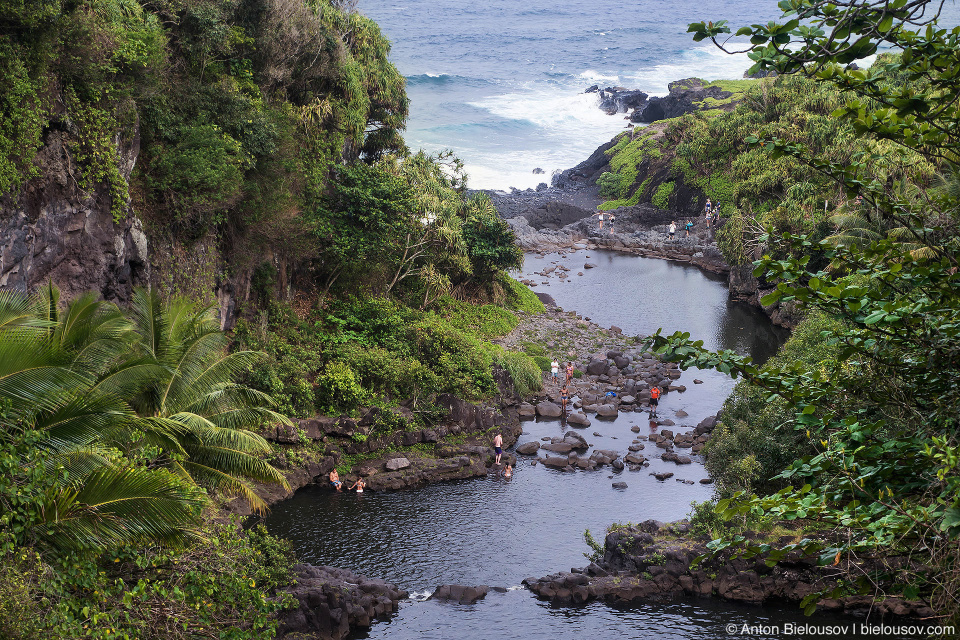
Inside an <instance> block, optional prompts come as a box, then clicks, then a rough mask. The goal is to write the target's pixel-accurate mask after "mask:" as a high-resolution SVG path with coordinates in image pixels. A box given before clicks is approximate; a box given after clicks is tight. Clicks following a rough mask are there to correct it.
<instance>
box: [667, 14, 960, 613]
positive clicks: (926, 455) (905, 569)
mask: <svg viewBox="0 0 960 640" xmlns="http://www.w3.org/2000/svg"><path fill="white" fill-rule="evenodd" d="M780 6H781V7H782V8H783V9H784V18H783V20H782V21H780V22H771V23H769V24H766V25H753V26H751V27H744V28H743V29H740V30H739V31H738V32H737V33H738V35H748V36H750V37H751V43H752V44H751V46H750V48H749V49H748V51H749V52H750V56H751V58H752V59H753V60H755V61H756V65H755V67H754V70H759V69H772V70H776V71H778V72H779V73H803V74H806V75H808V76H810V77H813V78H815V79H816V80H818V81H821V82H827V83H831V84H833V85H835V86H836V87H838V88H840V89H841V90H842V91H843V92H845V94H846V95H847V96H848V97H849V99H848V101H847V103H846V105H845V106H843V107H841V108H840V109H838V110H837V111H836V112H835V113H834V116H835V117H837V118H841V119H843V120H845V121H847V122H849V123H850V124H851V125H852V126H853V127H854V129H855V130H856V131H857V133H858V134H859V135H862V136H873V137H875V138H878V139H885V140H889V141H891V142H893V143H894V144H895V145H897V146H899V147H901V148H904V149H909V150H911V151H912V152H914V153H916V154H918V155H919V156H920V157H921V158H923V159H925V160H926V161H927V162H929V163H931V164H933V165H934V166H936V167H939V168H940V169H941V170H943V171H948V172H952V171H953V167H954V163H955V162H956V161H957V159H958V154H957V152H958V150H960V149H958V144H960V139H958V137H957V131H958V130H960V129H958V127H957V124H958V123H960V122H958V121H960V110H958V109H957V108H956V106H957V102H956V101H957V100H958V98H960V77H958V76H957V74H956V73H955V69H956V68H957V67H958V63H960V28H955V29H953V30H950V31H948V30H944V29H939V28H937V26H936V24H935V23H934V19H935V18H936V16H937V14H938V13H939V7H940V6H942V5H941V4H938V3H931V2H927V1H925V0H915V1H912V2H908V1H907V0H896V1H894V2H879V1H878V2H864V1H854V2H845V3H844V2H842V3H828V2H821V1H820V0H814V1H811V0H786V1H785V2H782V3H781V4H780ZM931 8H932V11H928V10H929V9H931ZM921 27H922V30H920V31H913V30H911V29H915V28H921ZM690 31H691V32H693V33H695V39H696V40H701V39H703V38H707V37H709V38H712V39H714V41H715V42H716V39H717V37H719V36H721V35H722V34H726V33H730V29H729V28H728V27H727V26H726V24H725V22H722V21H721V22H716V23H713V22H710V23H697V24H692V25H690ZM879 45H885V46H890V47H893V48H894V49H897V50H899V55H898V56H891V57H889V58H886V59H885V60H884V61H883V62H882V63H881V64H879V65H877V66H876V68H874V69H871V70H859V69H852V68H849V67H846V68H845V67H844V66H843V65H846V64H849V63H851V62H853V61H854V60H855V59H857V58H859V57H862V56H865V55H869V54H871V53H873V52H874V51H876V49H877V47H878V46H879ZM721 46H723V45H721ZM891 79H893V81H891ZM749 141H750V143H751V144H753V145H755V146H762V147H764V148H766V149H768V150H769V152H770V154H771V156H772V157H774V158H777V157H781V156H784V155H787V156H792V157H794V158H796V159H798V160H800V161H801V162H803V163H805V164H807V165H808V166H810V167H812V168H813V169H815V170H816V171H818V172H820V173H822V174H823V175H825V176H827V177H828V178H830V179H831V180H834V181H835V182H836V183H837V184H838V185H840V186H841V187H842V188H843V189H844V190H845V191H846V192H847V194H848V196H849V197H851V198H852V197H855V196H861V197H862V199H863V201H864V202H865V205H866V206H868V207H870V208H871V210H872V211H875V212H877V215H878V216H879V217H880V223H881V224H882V225H883V227H884V228H901V229H904V230H905V232H904V234H905V235H908V236H909V241H910V242H911V243H913V245H914V246H916V247H920V248H922V249H923V251H917V250H916V249H913V250H911V249H910V248H909V247H906V246H904V245H903V244H902V243H900V242H894V241H892V240H890V239H888V238H883V239H876V240H874V241H872V242H869V243H867V242H863V243H858V244H856V245H851V246H842V245H841V246H834V245H833V244H832V243H829V242H819V243H817V242H812V241H811V240H809V239H808V238H805V237H802V236H793V235H791V234H783V235H782V236H780V237H770V238H764V240H766V241H769V242H770V246H771V247H772V251H771V252H773V251H774V250H776V251H780V252H781V253H780V255H783V256H787V257H786V258H785V259H774V258H772V257H770V255H765V256H764V257H763V258H762V259H760V260H759V261H757V262H755V263H754V264H755V266H756V269H755V271H754V273H755V275H757V276H762V277H764V278H765V279H766V280H767V281H770V282H777V283H779V284H778V285H777V288H776V290H775V291H774V292H773V293H772V294H770V295H768V296H767V297H765V298H764V300H763V303H764V304H771V303H773V302H775V301H777V300H785V301H796V302H798V303H799V304H800V305H801V306H802V307H806V308H810V309H818V310H821V311H823V312H824V313H826V314H828V315H829V316H831V317H833V318H836V319H838V320H839V321H840V322H841V327H840V328H839V329H836V330H834V331H833V332H826V333H825V334H824V335H823V338H824V340H826V341H828V343H829V344H832V345H834V346H835V347H836V348H837V353H838V358H837V361H836V363H835V364H833V365H832V366H830V367H827V368H824V367H807V366H803V365H802V364H797V365H793V366H780V367H777V366H768V367H765V368H758V367H756V366H754V365H753V364H752V362H750V360H749V358H741V357H738V356H736V355H735V354H733V353H731V352H722V353H709V352H707V351H705V350H704V349H703V347H702V343H699V342H691V341H690V340H689V335H687V334H681V333H677V334H674V335H673V336H670V337H665V336H661V335H659V334H658V335H657V336H655V337H654V339H653V343H654V344H655V346H656V348H657V349H658V351H660V352H661V353H663V354H664V355H665V356H667V357H668V358H670V359H673V360H676V361H679V362H681V363H682V366H683V367H689V366H699V367H713V368H716V369H718V370H720V371H723V372H726V373H730V374H732V375H734V376H739V375H742V376H744V377H745V378H746V379H747V380H749V381H750V382H751V383H752V384H754V385H756V386H758V387H760V388H762V389H765V390H766V391H767V393H768V394H770V397H780V398H782V399H783V400H784V401H785V403H786V405H787V406H788V407H789V408H791V409H792V410H793V412H794V415H795V419H794V427H795V429H797V430H798V431H799V432H800V433H802V434H805V436H806V438H807V439H808V440H809V442H810V445H811V446H813V447H814V448H815V449H816V453H815V454H813V455H810V456H805V457H804V458H802V459H800V460H797V461H796V462H794V463H793V464H792V465H791V466H789V467H788V468H787V469H784V470H783V471H782V473H781V474H780V476H779V477H780V479H782V480H785V481H788V482H791V483H792V486H790V487H787V488H785V489H783V490H781V491H779V492H777V493H775V494H773V495H770V496H765V497H756V496H746V495H739V496H737V497H736V498H735V499H733V500H723V501H721V502H720V503H719V504H718V507H717V508H718V510H719V511H721V512H724V513H725V514H726V516H728V517H730V516H732V515H734V514H736V513H745V512H748V511H751V510H762V511H765V512H767V513H769V514H773V515H775V516H778V517H780V518H784V519H788V520H792V519H798V518H799V519H810V520H815V521H816V522H818V523H819V524H820V526H824V527H828V528H833V529H836V530H837V532H839V533H842V535H838V536H835V537H832V538H829V537H828V538H825V539H823V540H819V541H815V540H804V541H802V542H800V543H798V544H796V545H789V546H787V547H785V548H780V549H777V548H773V547H770V546H767V545H749V544H747V545H745V549H746V552H747V553H761V552H763V553H768V554H769V555H770V557H771V558H772V559H773V560H778V559H780V558H783V557H785V555H786V554H787V553H789V552H790V551H793V550H796V549H800V550H802V551H804V552H806V553H807V554H812V555H816V556H818V557H819V559H820V562H821V563H822V564H837V565H841V566H843V567H853V566H855V564H856V561H857V560H858V559H860V558H862V557H865V556H876V555H877V554H878V553H879V556H880V557H881V559H882V558H884V557H889V558H891V562H890V564H889V565H888V570H887V571H886V572H884V571H881V572H880V573H877V574H874V575H866V574H864V575H861V576H860V577H859V578H858V579H856V580H853V581H852V584H851V586H853V587H855V588H859V589H861V590H863V591H867V590H870V589H877V588H878V586H877V585H878V584H880V583H881V582H883V583H884V584H886V585H887V586H888V587H889V586H891V585H892V586H893V587H894V588H896V589H898V590H900V591H901V592H902V593H903V594H904V595H905V596H906V597H908V598H916V597H918V596H919V597H923V598H925V599H927V600H928V601H929V602H930V603H931V604H932V605H933V606H934V607H935V608H937V609H939V610H941V611H942V612H943V613H944V614H945V615H948V616H950V617H952V618H954V619H956V618H957V617H958V615H960V600H958V597H957V595H956V594H957V593H958V591H960V589H958V587H960V558H958V554H957V551H956V549H957V540H958V538H960V447H958V440H957V430H958V426H960V424H958V407H960V324H958V323H957V321H956V319H957V318H958V317H960V273H958V258H960V251H958V249H960V247H958V238H957V236H956V229H957V224H958V222H960V221H958V219H957V211H958V205H960V201H958V200H957V194H956V193H955V192H953V190H951V189H929V188H926V187H927V185H924V184H917V185H915V186H916V187H918V190H917V193H916V197H913V196H912V195H908V194H910V190H904V189H900V188H898V185H897V184H896V183H895V181H892V180H889V179H887V176H885V175H883V174H882V173H879V174H878V172H876V171H875V167H874V166H873V163H874V162H873V161H874V160H878V159H879V158H871V157H868V156H862V155H861V156H860V157H855V158H853V159H852V160H851V161H850V162H848V163H838V162H829V161H825V160H822V159H820V158H817V157H814V156H813V155H812V154H810V153H809V152H808V150H807V148H806V147H805V145H803V144H802V143H797V142H785V141H783V140H779V139H776V138H764V137H760V136H757V137H753V138H751V139H750V140H749ZM899 239H901V238H898V240H899ZM812 256H823V257H824V258H825V259H826V260H827V261H828V262H829V265H830V267H829V268H828V269H826V270H819V269H817V270H814V269H811V268H809V265H811V264H813V263H815V262H816V261H815V260H812V258H811V257H812ZM828 540H829V541H828ZM732 542H735V543H743V539H742V538H741V539H739V540H733V541H730V540H728V541H724V542H717V543H715V544H714V547H715V548H716V547H722V546H725V545H728V544H731V543H732ZM931 565H932V566H933V567H934V569H933V570H930V569H929V567H930V566H931ZM819 596H820V594H813V595H812V596H811V597H810V598H808V599H807V600H805V602H804V604H805V606H806V607H807V609H808V610H809V611H812V610H813V609H815V608H816V600H817V599H818V597H819Z"/></svg>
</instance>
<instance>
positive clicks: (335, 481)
mask: <svg viewBox="0 0 960 640" xmlns="http://www.w3.org/2000/svg"><path fill="white" fill-rule="evenodd" d="M330 486H331V487H333V488H334V489H336V490H337V491H342V490H343V483H342V482H340V474H339V473H337V470H336V469H334V470H333V471H331V472H330Z"/></svg>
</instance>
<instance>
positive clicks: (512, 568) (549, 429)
mask: <svg viewBox="0 0 960 640" xmlns="http://www.w3.org/2000/svg"><path fill="white" fill-rule="evenodd" d="M587 256H589V258H587ZM585 261H588V262H591V263H594V264H596V265H597V266H596V268H593V269H589V270H584V269H583V265H584V263H585ZM554 262H556V263H558V264H564V265H566V266H568V267H570V268H571V275H572V277H571V278H570V279H569V280H568V281H567V282H563V283H561V282H559V281H558V280H557V278H556V277H553V278H550V279H549V282H550V285H549V286H544V285H540V286H537V287H536V288H535V290H537V291H540V292H544V293H549V294H550V295H551V296H552V297H553V298H554V299H555V300H556V301H557V303H558V304H559V305H560V306H562V307H564V308H565V309H567V310H576V311H578V312H580V313H581V314H582V315H585V316H589V317H590V318H591V319H592V320H594V321H595V322H597V323H599V324H600V325H602V326H610V325H616V326H619V327H620V328H621V329H623V331H624V332H625V333H627V334H634V335H636V334H649V333H652V332H654V331H656V329H657V328H660V327H662V328H663V329H664V330H665V331H666V332H672V331H674V330H678V329H682V330H684V331H689V332H690V333H691V335H692V336H693V337H694V338H696V339H702V340H704V343H705V345H706V346H707V347H709V348H712V349H726V348H729V349H734V350H736V351H738V352H739V353H742V354H749V355H752V356H753V357H754V358H755V359H758V360H765V359H766V358H768V357H769V356H770V355H771V354H772V353H774V352H775V351H776V349H777V348H778V347H779V345H780V344H782V341H783V340H784V339H785V337H786V332H785V331H783V330H780V329H777V328H776V327H773V326H772V325H771V324H770V322H769V321H768V320H767V318H766V317H765V316H764V315H763V314H762V313H761V312H759V311H758V310H756V309H753V308H751V307H748V306H746V305H742V304H738V303H731V302H729V301H728V299H727V290H726V286H725V283H724V280H723V279H722V278H718V277H716V276H712V275H710V274H704V273H703V272H701V271H699V270H698V269H696V268H693V267H689V266H686V265H682V264H675V263H670V262H666V261H662V260H653V259H647V258H638V257H634V256H628V255H623V254H617V253H613V252H599V251H580V252H576V253H569V254H567V255H565V256H560V255H556V254H555V255H548V256H545V257H544V258H537V257H535V256H528V257H527V259H526V261H525V264H524V267H523V269H522V273H521V274H519V275H520V277H530V278H531V279H534V280H536V281H537V282H541V281H542V280H543V278H541V277H540V276H534V275H532V274H533V272H535V271H540V270H542V269H543V268H544V267H545V266H549V265H551V264H552V263H554ZM581 271H582V272H583V274H584V275H583V276H577V275H576V273H578V272H581ZM694 378H699V379H701V380H703V381H704V384H700V385H695V384H693V382H692V381H693V379H694ZM680 383H681V384H685V385H686V386H687V389H688V390H687V391H686V392H685V393H682V394H680V393H671V394H668V395H667V396H666V397H665V399H664V401H663V403H662V405H661V412H660V413H661V415H663V416H665V417H673V416H674V414H675V412H676V411H677V410H680V409H683V410H684V411H686V412H687V413H688V414H689V416H688V417H685V418H683V419H679V418H674V419H675V421H676V422H677V424H678V425H690V426H693V425H696V424H697V422H699V421H700V420H701V419H702V418H704V417H706V416H708V415H713V414H715V413H716V412H717V410H718V409H719V408H720V406H721V405H722V403H723V400H724V399H725V398H726V397H727V395H729V393H730V390H731V389H732V387H733V385H734V381H731V380H729V379H727V378H726V377H724V376H722V375H720V374H716V373H714V372H711V371H693V370H691V371H687V372H684V374H683V376H682V378H681V379H680ZM591 420H592V422H593V424H592V425H591V426H590V427H588V428H586V429H582V430H581V431H580V432H581V434H582V435H584V436H585V437H586V439H587V441H588V442H589V443H590V444H591V445H593V446H595V447H598V448H602V449H616V450H619V451H621V452H623V453H625V452H626V450H627V446H628V445H629V444H630V442H631V440H632V439H633V437H634V434H633V433H632V432H631V431H630V427H631V426H635V425H636V426H640V428H641V434H645V433H651V432H652V429H653V427H652V426H651V425H650V423H649V421H648V420H646V414H640V413H621V414H620V415H619V417H618V418H617V419H616V420H613V421H609V422H608V421H600V420H597V419H595V418H593V417H591ZM567 429H568V427H566V428H565V427H563V426H561V424H560V423H559V421H555V420H554V421H540V422H528V423H525V425H524V435H523V436H522V437H521V439H520V441H519V443H523V442H527V441H529V440H533V439H540V438H541V437H544V436H557V435H562V434H563V433H564V431H566V430H567ZM673 429H674V430H675V431H680V432H682V431H685V430H686V429H684V428H682V427H673ZM648 449H649V447H648ZM647 453H648V455H652V452H649V451H648V452H647ZM695 460H696V458H695ZM659 470H670V471H673V472H674V473H675V474H676V477H675V478H671V479H669V480H667V481H665V482H659V481H657V480H656V479H655V478H654V477H653V476H651V475H648V474H649V473H650V472H653V471H659ZM611 476H614V477H613V478H611ZM703 477H705V471H704V469H703V466H702V464H700V463H699V462H698V461H695V462H694V463H693V464H691V465H685V466H683V467H678V466H677V465H675V464H673V463H669V462H663V461H661V460H660V459H659V458H654V459H652V460H651V464H650V467H649V468H647V469H644V470H643V471H640V472H630V471H624V472H622V473H620V474H616V475H614V474H613V473H612V472H611V471H610V469H609V468H608V467H606V468H603V469H601V470H598V471H593V472H576V473H563V472H560V471H555V470H551V469H548V468H545V467H543V466H542V465H538V466H530V465H529V462H523V461H521V463H520V464H519V465H518V468H517V473H516V474H515V476H514V477H513V478H512V479H509V480H505V479H503V478H500V477H497V476H492V475H491V476H489V477H487V478H480V479H473V480H464V481H458V482H451V483H446V484H440V485H433V486H429V487H425V488H423V489H419V490H416V491H398V492H382V493H372V492H367V493H364V494H362V495H357V494H352V493H350V494H347V493H344V494H337V493H334V492H331V491H329V490H328V489H327V488H326V487H320V486H317V487H309V488H307V489H304V490H301V491H299V492H298V493H297V494H296V495H295V496H294V497H293V498H291V499H290V500H288V501H286V502H283V503H281V504H278V505H276V507H274V509H273V512H272V514H271V515H270V517H269V518H267V521H266V523H267V526H268V528H269V529H270V530H271V532H272V533H275V534H278V535H282V536H284V537H286V538H289V539H290V540H292V541H293V542H294V545H295V547H296V550H297V552H298V554H299V556H300V557H301V559H302V560H303V561H305V562H311V563H314V564H326V565H332V566H340V567H346V568H349V569H351V570H354V571H356V572H358V573H362V574H365V575H369V576H375V577H380V578H385V579H387V580H389V581H391V582H395V583H397V584H398V585H400V586H401V587H403V588H404V589H407V590H409V591H411V593H413V594H414V597H413V598H411V600H410V601H408V602H407V603H405V604H402V605H401V608H400V611H399V613H398V614H397V615H395V616H394V617H393V618H392V619H391V620H390V621H389V622H378V623H376V624H375V625H374V627H373V628H372V629H371V630H370V632H369V633H367V634H364V635H362V636H361V637H370V638H476V639H480V638H484V639H485V638H496V637H516V638H532V639H543V640H557V639H560V638H571V639H572V638H582V637H594V638H607V637H616V638H665V639H666V638H670V639H672V638H677V639H679V638H727V637H730V635H731V634H729V632H728V627H729V626H730V625H733V627H735V628H736V629H738V630H739V629H742V627H743V625H744V624H747V625H750V626H756V627H766V628H767V629H768V630H769V631H770V633H759V634H754V635H752V636H751V637H756V638H780V637H786V636H787V635H793V634H785V633H784V630H785V626H786V625H789V624H796V625H809V624H811V623H812V622H813V621H814V620H815V621H816V623H817V624H820V625H823V624H836V625H848V626H851V625H853V624H854V622H855V621H853V620H851V619H848V618H838V617H834V616H821V615H818V616H817V617H816V618H815V619H811V618H805V617H804V616H802V615H801V613H800V611H799V610H798V609H797V608H795V606H794V605H786V606H785V607H784V608H782V609H781V608H773V607H764V608H759V607H748V606H739V605H733V604H730V603H726V602H718V601H713V600H709V599H690V600H681V601H676V602H673V603H669V604H644V605H639V606H635V607H611V606H608V605H605V604H602V603H592V604H589V605H587V606H584V607H552V606H550V605H549V604H548V603H545V602H541V601H539V600H537V599H536V598H535V597H534V596H533V595H532V594H530V593H529V592H528V591H526V590H525V589H522V588H521V587H520V582H521V580H523V578H525V577H530V576H537V577H539V576H542V575H546V574H549V573H553V572H556V571H560V570H569V569H570V568H571V567H582V566H584V565H585V564H587V560H586V559H585V558H584V556H583V553H584V552H588V551H589V550H590V549H589V548H588V546H587V545H586V544H585V543H584V541H583V532H584V530H585V529H590V530H591V531H592V532H593V533H594V535H595V536H596V537H597V538H598V539H602V535H603V532H604V530H605V529H606V527H607V526H608V525H609V524H611V523H613V522H629V521H632V522H638V521H642V520H647V519H650V518H654V519H658V520H665V521H667V520H677V519H680V518H683V517H684V516H685V515H686V514H687V512H688V511H689V509H690V502H691V501H694V500H697V501H702V500H706V499H708V498H710V496H711V495H712V489H711V487H709V486H705V485H701V484H700V483H699V482H697V481H698V480H700V479H701V478H703ZM676 478H680V479H689V480H693V481H694V484H692V485H689V484H684V483H682V482H678V481H677V480H676ZM614 481H623V482H626V483H627V485H628V486H627V488H626V489H623V490H615V489H613V488H612V487H611V483H612V482H614ZM441 584H469V585H478V584H485V585H489V586H497V587H505V588H507V591H506V592H505V593H498V592H491V593H490V594H489V595H488V596H487V597H486V599H484V600H482V601H480V602H478V603H477V604H475V605H456V604H449V603H439V602H433V601H423V598H424V597H426V595H428V594H429V593H431V592H432V591H433V589H435V588H436V587H437V586H438V585H441ZM774 628H776V630H775V632H774ZM761 631H762V629H761ZM736 635H739V631H738V632H737V634H736ZM848 635H852V634H848ZM808 637H809V636H808Z"/></svg>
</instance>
